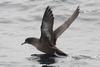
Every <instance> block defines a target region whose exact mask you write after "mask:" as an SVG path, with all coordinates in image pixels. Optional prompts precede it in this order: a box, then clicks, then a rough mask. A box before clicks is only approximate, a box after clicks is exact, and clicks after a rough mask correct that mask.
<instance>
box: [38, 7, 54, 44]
mask: <svg viewBox="0 0 100 67" xmlns="http://www.w3.org/2000/svg"><path fill="white" fill-rule="evenodd" d="M53 22H54V17H53V14H52V10H51V8H50V7H49V6H48V7H47V8H46V10H45V13H44V16H43V19H42V25H41V37H40V41H42V42H48V43H50V44H51V45H53V44H54V34H53Z"/></svg>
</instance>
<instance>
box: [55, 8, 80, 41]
mask: <svg viewBox="0 0 100 67" xmlns="http://www.w3.org/2000/svg"><path fill="white" fill-rule="evenodd" d="M78 15H79V6H78V7H77V9H76V10H75V11H74V13H73V14H72V16H71V17H69V19H68V20H67V21H65V23H64V24H62V25H61V26H60V27H58V28H57V29H56V30H55V31H54V35H55V40H57V38H58V37H59V36H60V35H61V34H62V33H63V32H64V31H65V30H66V29H67V28H68V27H69V26H70V25H71V24H72V22H73V21H74V20H75V19H76V18H77V16H78Z"/></svg>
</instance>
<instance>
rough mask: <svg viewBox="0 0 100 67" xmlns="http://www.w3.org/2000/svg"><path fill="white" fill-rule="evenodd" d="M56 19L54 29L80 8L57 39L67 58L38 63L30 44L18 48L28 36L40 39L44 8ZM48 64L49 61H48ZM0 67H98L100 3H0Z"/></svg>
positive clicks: (11, 0) (99, 0)
mask: <svg viewBox="0 0 100 67" xmlns="http://www.w3.org/2000/svg"><path fill="white" fill-rule="evenodd" d="M48 5H49V6H51V8H52V10H53V13H54V16H55V25H54V26H55V27H54V29H55V28H57V27H58V26H59V25H61V24H62V23H64V21H65V20H67V19H68V17H70V16H71V15H72V13H73V12H74V10H75V9H76V8H77V6H78V5H79V6H80V15H79V16H78V18H77V19H76V20H75V21H74V22H73V24H72V25H71V26H70V27H69V28H68V29H67V30H66V32H64V33H63V35H62V36H60V37H59V39H58V40H57V47H58V48H59V49H61V50H62V51H64V52H65V53H67V54H69V57H59V58H53V61H55V62H52V63H49V64H47V63H45V64H42V63H40V61H38V60H40V58H38V57H32V56H31V54H41V53H42V52H40V51H38V50H37V49H36V48H35V47H32V46H31V45H28V44H26V45H23V46H22V45H20V44H21V43H22V42H24V40H25V38H27V37H33V36H34V37H38V38H39V37H40V25H41V20H42V16H43V13H44V11H45V8H46V7H47V6H48ZM48 62H49V61H48ZM0 67H100V0H0Z"/></svg>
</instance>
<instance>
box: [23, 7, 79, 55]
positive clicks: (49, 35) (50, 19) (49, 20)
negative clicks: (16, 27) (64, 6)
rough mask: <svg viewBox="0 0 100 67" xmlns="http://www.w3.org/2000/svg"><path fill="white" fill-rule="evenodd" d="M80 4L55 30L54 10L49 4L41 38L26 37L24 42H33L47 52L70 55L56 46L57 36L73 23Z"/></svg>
mask: <svg viewBox="0 0 100 67" xmlns="http://www.w3.org/2000/svg"><path fill="white" fill-rule="evenodd" d="M79 10H80V9H79V6H78V7H77V9H76V10H75V11H74V13H73V14H72V16H71V17H69V18H68V20H67V21H65V22H64V23H63V24H62V25H61V26H59V27H58V28H57V29H55V30H53V24H54V16H53V13H52V10H51V8H50V7H49V6H47V8H46V10H45V13H44V15H43V19H42V25H41V36H40V38H34V37H29V38H26V39H25V42H24V43H22V45H23V44H26V43H27V44H31V45H33V46H35V47H36V48H37V49H38V50H40V51H42V52H44V53H46V54H50V55H51V54H52V55H53V54H55V53H56V54H57V55H62V56H68V55H67V54H66V53H64V52H63V51H61V50H60V49H58V48H57V47H56V41H57V38H58V37H59V36H60V35H61V34H62V33H63V32H64V31H65V30H66V29H67V28H68V27H69V26H70V25H71V24H72V22H73V21H74V20H75V19H76V18H77V16H78V15H79Z"/></svg>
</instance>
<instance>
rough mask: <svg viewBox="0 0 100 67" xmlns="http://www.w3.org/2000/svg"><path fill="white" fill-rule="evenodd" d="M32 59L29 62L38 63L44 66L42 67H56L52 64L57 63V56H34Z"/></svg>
mask: <svg viewBox="0 0 100 67" xmlns="http://www.w3.org/2000/svg"><path fill="white" fill-rule="evenodd" d="M31 56H32V57H31V58H30V59H28V60H31V61H36V62H38V63H39V64H41V65H42V67H55V66H52V64H54V63H56V57H57V56H55V55H50V54H32V55H31Z"/></svg>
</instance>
